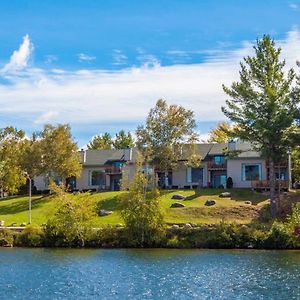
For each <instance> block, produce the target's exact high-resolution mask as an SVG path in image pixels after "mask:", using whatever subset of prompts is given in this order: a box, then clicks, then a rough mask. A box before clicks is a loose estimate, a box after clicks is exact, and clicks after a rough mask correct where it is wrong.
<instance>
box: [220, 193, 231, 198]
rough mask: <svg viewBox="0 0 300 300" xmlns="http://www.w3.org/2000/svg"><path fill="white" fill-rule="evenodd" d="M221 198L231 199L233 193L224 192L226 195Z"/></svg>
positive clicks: (221, 195) (222, 194) (223, 194)
mask: <svg viewBox="0 0 300 300" xmlns="http://www.w3.org/2000/svg"><path fill="white" fill-rule="evenodd" d="M219 197H220V198H230V197H231V193H229V192H224V193H221V194H220V195H219Z"/></svg>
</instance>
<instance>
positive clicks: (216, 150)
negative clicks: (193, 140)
mask: <svg viewBox="0 0 300 300" xmlns="http://www.w3.org/2000/svg"><path fill="white" fill-rule="evenodd" d="M210 145H211V148H210V150H209V152H208V155H218V154H223V153H224V150H227V148H228V144H227V143H221V144H210Z"/></svg>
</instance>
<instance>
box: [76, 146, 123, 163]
mask: <svg viewBox="0 0 300 300" xmlns="http://www.w3.org/2000/svg"><path fill="white" fill-rule="evenodd" d="M80 154H81V163H82V164H83V165H84V166H103V165H105V164H107V163H108V162H111V161H122V160H124V150H116V149H113V150H86V151H84V152H83V151H81V152H80ZM84 156H85V157H84Z"/></svg>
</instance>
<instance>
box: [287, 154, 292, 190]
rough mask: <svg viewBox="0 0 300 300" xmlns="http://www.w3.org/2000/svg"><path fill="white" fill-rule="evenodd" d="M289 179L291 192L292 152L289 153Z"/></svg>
mask: <svg viewBox="0 0 300 300" xmlns="http://www.w3.org/2000/svg"><path fill="white" fill-rule="evenodd" d="M288 178H289V184H288V187H289V190H290V189H291V188H292V158H291V150H289V151H288Z"/></svg>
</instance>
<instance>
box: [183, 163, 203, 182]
mask: <svg viewBox="0 0 300 300" xmlns="http://www.w3.org/2000/svg"><path fill="white" fill-rule="evenodd" d="M186 181H187V182H188V183H192V182H194V183H196V182H197V183H202V182H203V168H191V167H189V168H187V177H186Z"/></svg>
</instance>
